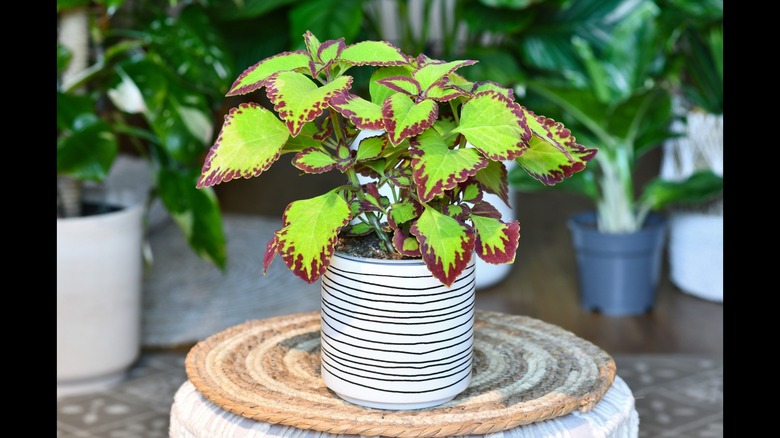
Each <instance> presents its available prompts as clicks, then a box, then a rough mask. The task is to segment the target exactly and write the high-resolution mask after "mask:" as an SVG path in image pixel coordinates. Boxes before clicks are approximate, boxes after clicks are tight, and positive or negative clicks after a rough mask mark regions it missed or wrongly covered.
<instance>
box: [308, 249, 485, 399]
mask: <svg viewBox="0 0 780 438" xmlns="http://www.w3.org/2000/svg"><path fill="white" fill-rule="evenodd" d="M474 294H475V266H474V263H473V261H472V263H471V264H470V265H469V266H468V267H467V268H466V270H464V272H463V274H461V276H459V277H458V279H456V280H455V283H453V285H452V287H450V288H448V287H446V286H444V285H442V284H441V283H440V282H439V280H437V279H436V278H435V277H433V276H432V275H431V273H430V272H429V271H428V269H427V267H426V266H425V265H424V264H423V263H422V262H421V261H419V260H404V261H390V260H372V259H364V258H358V257H351V256H346V255H344V254H341V253H336V254H335V255H334V257H333V259H332V261H331V264H330V266H329V267H328V270H327V272H326V273H325V274H324V275H323V277H322V279H321V296H322V302H321V304H322V307H321V327H322V328H321V345H322V349H321V365H322V366H321V375H322V379H323V381H324V383H325V385H326V386H327V387H328V388H330V389H331V390H333V391H334V392H335V393H336V394H337V395H338V396H339V397H341V398H342V399H344V400H347V401H349V402H351V403H355V404H358V405H362V406H368V407H372V408H378V409H391V410H402V409H422V408H428V407H433V406H437V405H440V404H442V403H445V402H447V401H449V400H451V399H453V398H454V397H455V396H457V395H458V394H459V393H461V392H462V391H464V390H465V389H466V388H467V387H468V385H469V383H470V382H471V370H472V361H473V356H472V355H473V351H472V347H473V342H474V304H475V302H474Z"/></svg>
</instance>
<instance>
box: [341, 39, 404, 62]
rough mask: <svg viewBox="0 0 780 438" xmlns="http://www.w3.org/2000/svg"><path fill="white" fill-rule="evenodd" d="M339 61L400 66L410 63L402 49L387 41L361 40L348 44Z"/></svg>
mask: <svg viewBox="0 0 780 438" xmlns="http://www.w3.org/2000/svg"><path fill="white" fill-rule="evenodd" d="M338 59H339V61H345V62H347V63H349V64H350V65H373V66H377V67H379V66H399V65H408V64H409V60H408V59H406V55H404V54H403V53H402V52H401V50H400V49H398V48H397V47H395V46H394V45H392V44H390V43H388V42H386V41H361V42H359V43H355V44H350V45H348V46H347V47H346V48H345V49H344V50H343V51H342V52H341V54H340V55H339V58H338Z"/></svg>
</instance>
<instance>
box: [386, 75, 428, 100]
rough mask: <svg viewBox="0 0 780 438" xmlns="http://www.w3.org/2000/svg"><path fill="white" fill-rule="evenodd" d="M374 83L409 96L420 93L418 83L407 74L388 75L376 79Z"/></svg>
mask: <svg viewBox="0 0 780 438" xmlns="http://www.w3.org/2000/svg"><path fill="white" fill-rule="evenodd" d="M376 83H377V84H382V85H384V86H385V87H387V88H389V89H391V90H393V91H397V92H399V93H403V94H406V95H409V96H417V95H419V94H420V93H422V89H421V88H420V83H419V82H417V81H415V80H414V79H412V78H410V77H409V76H389V77H386V78H384V79H378V80H377V81H376Z"/></svg>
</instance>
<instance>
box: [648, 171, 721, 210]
mask: <svg viewBox="0 0 780 438" xmlns="http://www.w3.org/2000/svg"><path fill="white" fill-rule="evenodd" d="M722 192H723V177H722V176H719V175H717V174H715V173H714V172H712V171H711V170H701V171H698V172H696V173H694V174H692V175H690V176H689V177H688V178H686V179H684V180H681V181H668V180H662V179H660V178H654V179H653V180H651V181H650V182H649V183H648V184H647V186H646V188H645V190H644V191H643V193H642V197H641V198H640V201H641V202H642V203H644V204H647V205H649V206H650V208H651V209H654V210H660V209H662V208H664V207H666V206H667V205H671V204H701V203H704V202H707V201H711V200H712V199H713V198H714V197H716V196H717V195H720V194H721V193H722Z"/></svg>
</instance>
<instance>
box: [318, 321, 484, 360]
mask: <svg viewBox="0 0 780 438" xmlns="http://www.w3.org/2000/svg"><path fill="white" fill-rule="evenodd" d="M325 324H326V325H328V326H329V327H330V324H327V322H326V323H325ZM331 329H332V327H331ZM334 331H336V332H338V331H337V330H335V329H334ZM464 335H469V339H471V338H472V337H473V336H474V333H473V330H472V329H469V330H467V331H466V332H464V333H462V334H460V335H458V336H456V337H455V338H452V339H457V338H459V337H462V336H464ZM320 336H321V337H322V338H324V339H327V343H328V345H330V346H338V345H347V346H349V347H353V348H356V349H359V350H370V351H379V352H382V353H396V354H402V355H403V354H406V355H410V356H420V355H424V354H430V353H435V352H437V351H442V350H446V349H448V348H453V347H457V346H458V345H460V344H463V343H464V342H466V340H461V341H459V342H454V343H452V344H450V345H444V346H442V347H439V348H433V349H430V350H425V351H424V352H415V351H409V350H388V349H384V348H375V347H367V346H363V345H357V344H352V343H349V342H345V341H341V340H338V339H335V338H333V337H332V336H330V335H328V334H327V333H326V332H325V330H322V331H321V332H320ZM345 336H349V335H345ZM349 337H350V338H353V339H356V340H358V341H363V340H362V339H360V338H356V337H354V336H349ZM363 342H369V343H374V344H377V343H378V344H380V345H399V346H403V345H406V346H410V345H425V344H420V343H400V344H391V343H389V342H380V341H363ZM336 350H337V351H340V352H341V350H339V349H338V348H336ZM366 353H367V352H366ZM355 357H358V358H360V359H367V358H368V359H370V357H368V356H358V355H357V354H355Z"/></svg>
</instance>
